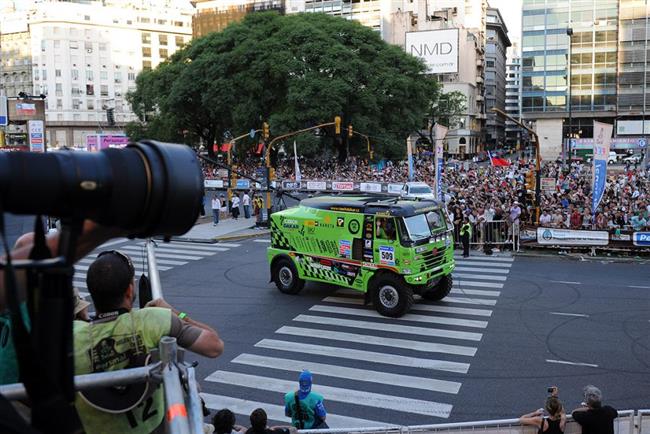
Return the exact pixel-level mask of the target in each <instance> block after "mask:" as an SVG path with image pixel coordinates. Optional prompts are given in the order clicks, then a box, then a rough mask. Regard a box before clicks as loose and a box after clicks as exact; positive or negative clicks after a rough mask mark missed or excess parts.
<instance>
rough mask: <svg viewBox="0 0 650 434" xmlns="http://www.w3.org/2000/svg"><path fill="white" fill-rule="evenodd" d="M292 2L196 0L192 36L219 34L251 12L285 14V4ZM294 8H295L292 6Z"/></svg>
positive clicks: (270, 0)
mask: <svg viewBox="0 0 650 434" xmlns="http://www.w3.org/2000/svg"><path fill="white" fill-rule="evenodd" d="M291 1H292V0H197V1H194V2H193V4H194V5H195V6H196V13H195V14H194V18H193V19H192V36H193V37H194V38H199V37H201V36H205V35H207V34H208V33H212V32H220V31H222V30H223V29H225V28H226V27H227V26H228V25H229V24H231V23H234V22H238V21H241V20H242V19H244V17H245V16H246V15H247V14H249V13H251V12H263V11H277V12H279V13H282V14H283V13H284V12H285V4H286V3H291ZM294 7H295V6H294Z"/></svg>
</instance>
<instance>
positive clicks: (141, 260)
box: [77, 255, 187, 266]
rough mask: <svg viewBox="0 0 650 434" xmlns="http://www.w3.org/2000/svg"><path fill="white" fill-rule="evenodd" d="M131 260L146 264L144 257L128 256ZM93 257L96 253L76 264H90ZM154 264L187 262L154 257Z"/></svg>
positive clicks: (136, 263) (135, 263)
mask: <svg viewBox="0 0 650 434" xmlns="http://www.w3.org/2000/svg"><path fill="white" fill-rule="evenodd" d="M130 258H131V262H133V265H136V266H137V265H143V264H147V259H146V258H140V257H137V256H130ZM95 259H97V255H88V256H86V257H85V258H83V259H80V260H79V261H77V263H78V264H92V263H93V262H94V261H95ZM156 264H159V265H185V264H187V261H173V260H171V259H158V258H156Z"/></svg>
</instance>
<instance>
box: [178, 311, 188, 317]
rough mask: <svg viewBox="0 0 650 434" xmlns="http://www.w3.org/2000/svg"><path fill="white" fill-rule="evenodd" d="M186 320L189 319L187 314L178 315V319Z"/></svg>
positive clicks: (180, 313)
mask: <svg viewBox="0 0 650 434" xmlns="http://www.w3.org/2000/svg"><path fill="white" fill-rule="evenodd" d="M185 318H187V314H186V313H185V312H179V313H178V319H185Z"/></svg>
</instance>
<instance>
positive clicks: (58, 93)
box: [54, 83, 63, 96]
mask: <svg viewBox="0 0 650 434" xmlns="http://www.w3.org/2000/svg"><path fill="white" fill-rule="evenodd" d="M54 93H55V94H56V96H63V84H61V83H57V84H56V86H55V88H54Z"/></svg>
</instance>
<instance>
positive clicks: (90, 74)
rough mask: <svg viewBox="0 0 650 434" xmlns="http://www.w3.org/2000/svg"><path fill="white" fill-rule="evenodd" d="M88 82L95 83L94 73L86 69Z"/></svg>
mask: <svg viewBox="0 0 650 434" xmlns="http://www.w3.org/2000/svg"><path fill="white" fill-rule="evenodd" d="M86 81H93V71H92V70H90V69H86Z"/></svg>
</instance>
